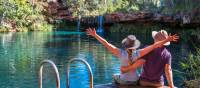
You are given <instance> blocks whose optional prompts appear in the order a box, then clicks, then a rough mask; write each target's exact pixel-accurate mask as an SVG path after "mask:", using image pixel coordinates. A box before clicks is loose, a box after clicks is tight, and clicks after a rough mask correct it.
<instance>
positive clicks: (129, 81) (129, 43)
mask: <svg viewBox="0 0 200 88" xmlns="http://www.w3.org/2000/svg"><path fill="white" fill-rule="evenodd" d="M86 32H87V34H88V35H91V36H92V37H94V38H96V39H97V40H98V41H99V42H100V43H102V44H103V45H104V46H105V47H106V48H107V49H108V50H109V51H110V52H111V53H112V54H113V55H114V56H116V57H118V58H119V60H120V63H121V66H129V65H131V64H133V63H134V61H135V60H137V59H138V58H140V57H143V56H144V55H146V54H148V53H149V52H151V51H152V50H153V49H155V48H158V47H160V46H162V45H163V44H165V43H167V42H169V41H176V40H177V39H178V36H176V35H173V36H169V37H167V38H166V39H165V40H162V41H159V42H156V43H154V44H152V45H150V46H148V47H146V48H143V49H139V50H137V48H138V47H139V46H140V42H139V40H138V39H137V38H136V37H135V36H134V35H129V36H127V37H126V38H125V39H123V40H122V46H123V48H124V49H119V48H117V47H115V46H114V45H112V44H110V43H108V42H107V41H106V40H105V39H104V38H102V37H101V36H99V35H98V34H97V33H96V30H95V29H94V28H93V29H91V28H88V29H86ZM113 78H114V81H115V82H116V83H118V84H121V85H136V84H137V81H138V79H139V75H138V74H137V73H136V71H135V70H130V71H129V72H126V73H120V75H114V76H113Z"/></svg>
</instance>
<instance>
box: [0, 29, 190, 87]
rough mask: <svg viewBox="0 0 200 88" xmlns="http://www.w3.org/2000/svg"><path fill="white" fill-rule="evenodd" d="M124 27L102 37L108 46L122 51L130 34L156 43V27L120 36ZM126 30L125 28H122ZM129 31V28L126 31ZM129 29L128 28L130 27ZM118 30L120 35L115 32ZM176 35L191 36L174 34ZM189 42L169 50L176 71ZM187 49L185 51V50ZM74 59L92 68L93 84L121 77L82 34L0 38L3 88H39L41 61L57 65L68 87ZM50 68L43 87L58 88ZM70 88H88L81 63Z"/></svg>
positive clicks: (0, 82)
mask: <svg viewBox="0 0 200 88" xmlns="http://www.w3.org/2000/svg"><path fill="white" fill-rule="evenodd" d="M120 27H121V26H115V27H111V28H110V32H108V33H105V34H102V36H103V37H105V38H106V39H107V40H108V41H109V42H111V43H113V44H114V45H116V46H117V47H120V42H121V40H122V39H123V38H124V37H125V36H126V35H128V34H135V35H136V36H137V37H138V38H139V39H140V40H141V42H142V46H144V45H148V44H151V43H153V40H152V38H151V30H154V27H149V28H146V29H140V30H136V29H138V27H137V28H135V27H131V28H132V30H131V31H130V32H129V31H126V32H120V31H119V30H118V29H121V28H120ZM123 27H124V26H123ZM125 28H126V27H125ZM127 28H128V27H127ZM115 30H117V31H115ZM170 32H173V33H184V34H181V36H184V35H187V33H188V32H185V31H180V30H175V31H170ZM187 46H188V43H187V40H181V41H180V42H178V43H175V44H172V45H171V46H170V47H168V48H169V50H170V51H171V52H172V55H173V61H172V64H173V66H172V67H173V68H174V70H179V63H178V62H179V61H180V60H181V59H182V58H184V57H186V56H185V53H187V52H189V51H188V49H187ZM185 47H186V48H185ZM72 58H82V59H85V60H86V61H88V63H89V64H90V65H91V68H92V70H93V75H94V84H95V85H96V84H105V83H110V82H112V74H114V73H119V72H120V71H119V66H120V65H119V61H118V59H117V58H116V57H114V56H112V55H111V53H109V52H108V51H107V50H106V49H105V48H104V47H103V46H102V45H101V44H100V43H99V42H98V41H96V40H95V39H94V38H91V37H88V36H86V35H85V33H83V32H67V31H54V32H28V33H1V34H0V88H37V86H38V69H39V64H40V62H41V61H42V60H45V59H50V60H52V61H54V62H55V64H56V65H57V67H58V70H59V72H60V77H61V88H65V86H66V75H65V74H66V62H67V61H68V60H70V59H72ZM54 75H55V74H54V72H53V71H52V68H50V66H49V65H45V66H44V76H43V87H44V88H55V85H56V84H55V76H54ZM182 75H183V74H182V73H179V72H177V71H174V80H175V84H176V85H177V86H180V82H182V80H183V76H182ZM70 80H71V85H70V86H71V88H89V78H88V73H87V69H86V67H85V66H84V65H83V64H82V63H79V62H75V63H73V64H72V65H71V74H70Z"/></svg>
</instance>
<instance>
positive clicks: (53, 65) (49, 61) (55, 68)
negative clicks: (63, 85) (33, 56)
mask: <svg viewBox="0 0 200 88" xmlns="http://www.w3.org/2000/svg"><path fill="white" fill-rule="evenodd" d="M45 63H49V64H50V65H51V66H52V67H53V69H54V71H55V73H56V88H60V76H59V72H58V69H57V67H56V65H55V64H54V62H53V61H51V60H44V61H42V63H41V65H40V70H39V88H42V72H43V65H44V64H45Z"/></svg>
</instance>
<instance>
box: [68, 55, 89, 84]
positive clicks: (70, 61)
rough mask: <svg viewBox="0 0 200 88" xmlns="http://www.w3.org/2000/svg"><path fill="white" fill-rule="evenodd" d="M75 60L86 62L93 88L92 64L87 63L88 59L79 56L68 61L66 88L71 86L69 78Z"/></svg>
mask: <svg viewBox="0 0 200 88" xmlns="http://www.w3.org/2000/svg"><path fill="white" fill-rule="evenodd" d="M74 61H80V62H82V63H84V64H85V65H86V66H87V69H88V71H89V75H90V88H93V75H92V70H91V67H90V65H89V64H88V63H87V61H85V60H84V59H78V58H75V59H71V60H69V62H68V65H67V85H66V88H69V87H70V85H69V84H70V79H69V74H70V64H71V63H72V62H74Z"/></svg>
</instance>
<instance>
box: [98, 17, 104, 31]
mask: <svg viewBox="0 0 200 88" xmlns="http://www.w3.org/2000/svg"><path fill="white" fill-rule="evenodd" d="M97 32H103V16H98V28H97Z"/></svg>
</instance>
